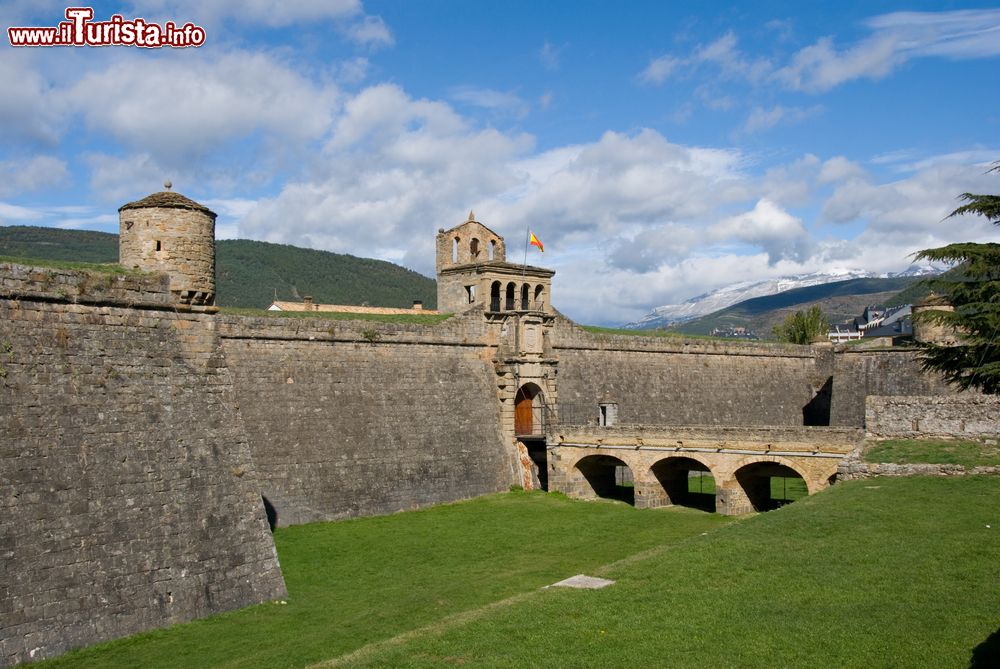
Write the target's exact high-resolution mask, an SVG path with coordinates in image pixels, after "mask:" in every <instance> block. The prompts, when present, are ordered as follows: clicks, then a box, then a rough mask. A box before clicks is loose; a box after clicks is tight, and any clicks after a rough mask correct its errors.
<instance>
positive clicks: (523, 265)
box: [521, 223, 531, 279]
mask: <svg viewBox="0 0 1000 669" xmlns="http://www.w3.org/2000/svg"><path fill="white" fill-rule="evenodd" d="M530 239H531V228H530V227H529V226H528V224H527V223H525V225H524V262H523V263H521V278H522V279H523V278H524V277H525V275H526V274H527V273H528V241H529V240H530Z"/></svg>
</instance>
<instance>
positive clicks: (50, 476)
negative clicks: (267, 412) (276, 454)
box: [0, 265, 285, 665]
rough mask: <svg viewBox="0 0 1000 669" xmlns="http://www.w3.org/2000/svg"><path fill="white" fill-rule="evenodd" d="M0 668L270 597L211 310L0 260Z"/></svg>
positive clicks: (273, 574)
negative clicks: (182, 307)
mask: <svg viewBox="0 0 1000 669" xmlns="http://www.w3.org/2000/svg"><path fill="white" fill-rule="evenodd" d="M0 275H2V276H3V281H2V292H0V424H2V426H3V428H2V430H0V563H2V565H3V567H2V574H3V577H2V579H0V630H2V632H0V664H3V665H8V664H14V663H17V662H23V661H28V660H31V659H40V658H45V657H51V656H54V655H57V654H60V653H63V652H65V651H66V650H69V649H72V648H75V647H79V646H83V645H88V644H92V643H95V642H97V641H102V640H106V639H111V638H115V637H119V636H124V635H128V634H133V633H135V632H140V631H143V630H147V629H150V628H154V627H162V626H164V625H169V624H172V623H177V622H184V621H188V620H192V619H194V618H199V617H203V616H206V615H209V614H212V613H217V612H220V611H227V610H230V609H235V608H240V607H243V606H247V605H248V604H252V603H257V602H261V601H266V600H270V599H275V598H280V597H283V596H284V595H285V585H284V581H283V579H282V576H281V570H280V568H279V565H278V558H277V554H276V552H275V549H274V543H273V541H272V539H271V534H270V532H269V531H268V525H267V519H266V517H265V513H264V508H263V505H262V504H261V499H260V492H259V483H258V481H257V471H256V468H255V466H254V462H253V459H252V457H251V453H250V447H249V444H248V442H247V438H246V434H245V431H244V428H243V424H242V421H241V420H240V418H239V408H238V404H237V395H236V392H235V388H234V383H233V375H232V374H231V372H230V370H229V368H228V366H227V363H226V359H225V357H224V355H223V351H222V348H221V345H220V340H219V337H218V335H217V334H216V324H215V322H214V320H213V318H212V317H211V316H208V315H204V314H197V313H192V312H190V311H184V310H178V309H176V308H175V307H174V306H173V305H172V303H173V297H172V294H171V293H170V291H169V285H168V283H167V278H166V277H165V276H163V275H152V276H149V275H147V276H143V275H137V274H131V275H127V276H116V275H113V274H101V273H79V272H69V271H65V270H50V269H41V268H27V267H24V266H18V265H0Z"/></svg>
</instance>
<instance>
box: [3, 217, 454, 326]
mask: <svg viewBox="0 0 1000 669" xmlns="http://www.w3.org/2000/svg"><path fill="white" fill-rule="evenodd" d="M0 257H7V258H21V259H27V258H38V259H44V260H73V261H80V262H95V263H105V262H116V261H117V260H118V235H113V234H109V233H106V232H90V231H83V230H59V229H55V228H39V227H29V226H5V227H0ZM216 279H217V287H216V302H217V303H218V304H219V305H220V306H224V307H256V308H265V307H267V306H268V305H269V304H270V303H271V300H273V299H274V298H275V296H277V299H279V300H300V299H302V296H304V295H311V296H312V297H313V299H314V300H315V301H317V302H322V303H326V304H365V303H367V304H369V305H371V306H380V307H409V306H411V305H412V304H413V300H423V302H424V307H425V308H427V309H434V308H435V307H436V304H437V288H436V284H435V282H434V280H433V279H429V278H427V277H425V276H423V275H422V274H418V273H417V272H414V271H412V270H408V269H406V268H404V267H400V266H399V265H395V264H393V263H390V262H385V261H383V260H372V259H370V258H358V257H355V256H351V255H345V254H340V253H330V252H328V251H316V250H313V249H303V248H298V247H296V246H288V245H286V244H269V243H267V242H255V241H250V240H246V239H222V240H219V241H218V242H216Z"/></svg>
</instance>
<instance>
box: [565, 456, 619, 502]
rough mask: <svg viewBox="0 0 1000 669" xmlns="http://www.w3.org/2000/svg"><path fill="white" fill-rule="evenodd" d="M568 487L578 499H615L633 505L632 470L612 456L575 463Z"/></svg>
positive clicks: (597, 457) (583, 458) (590, 458)
mask: <svg viewBox="0 0 1000 669" xmlns="http://www.w3.org/2000/svg"><path fill="white" fill-rule="evenodd" d="M571 476H572V482H571V486H572V489H573V491H574V492H575V493H576V494H577V496H578V497H583V498H585V499H594V498H595V497H602V498H604V499H617V500H620V501H622V502H627V503H629V504H632V505H633V506H634V505H635V480H634V478H633V476H632V468H631V467H629V466H628V463H626V462H625V461H624V460H621V459H619V458H616V457H614V456H613V455H601V454H598V455H587V456H584V457H582V458H580V459H579V460H577V461H576V465H575V466H574V467H573V470H572V473H571Z"/></svg>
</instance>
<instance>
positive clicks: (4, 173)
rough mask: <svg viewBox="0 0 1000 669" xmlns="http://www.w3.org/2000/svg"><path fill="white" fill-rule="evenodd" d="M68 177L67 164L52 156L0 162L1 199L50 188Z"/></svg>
mask: <svg viewBox="0 0 1000 669" xmlns="http://www.w3.org/2000/svg"><path fill="white" fill-rule="evenodd" d="M68 177H69V174H68V172H67V170H66V162H65V161H63V160H60V159H58V158H53V157H52V156H35V157H34V158H30V159H21V160H7V161H3V162H0V197H10V196H12V195H19V194H21V193H30V192H33V191H37V190H41V189H42V188H49V187H52V186H55V185H57V184H59V183H62V182H63V181H65V180H66V179H67V178H68Z"/></svg>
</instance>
